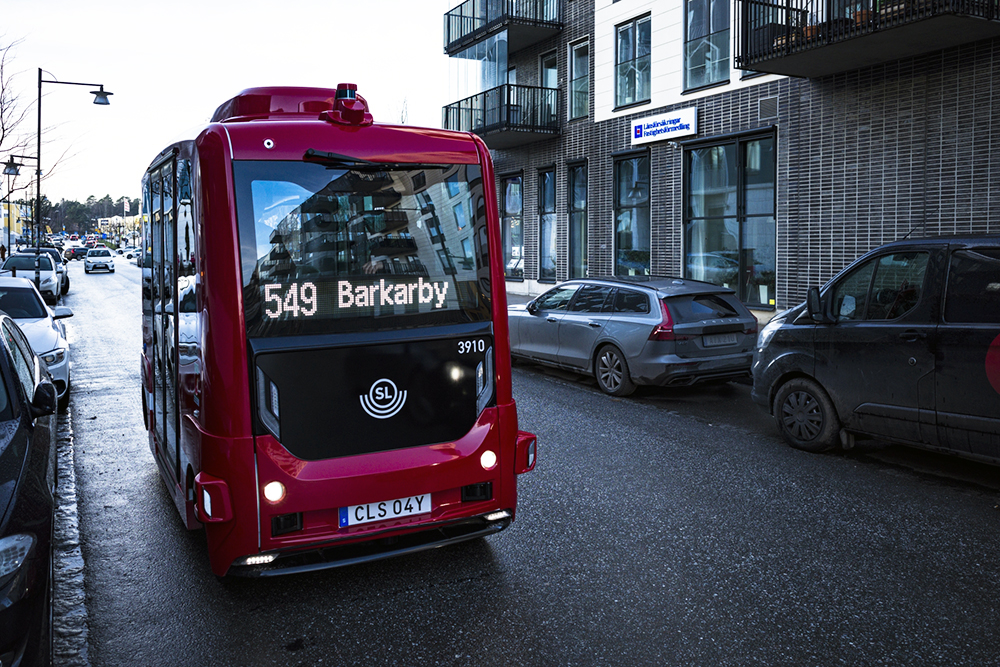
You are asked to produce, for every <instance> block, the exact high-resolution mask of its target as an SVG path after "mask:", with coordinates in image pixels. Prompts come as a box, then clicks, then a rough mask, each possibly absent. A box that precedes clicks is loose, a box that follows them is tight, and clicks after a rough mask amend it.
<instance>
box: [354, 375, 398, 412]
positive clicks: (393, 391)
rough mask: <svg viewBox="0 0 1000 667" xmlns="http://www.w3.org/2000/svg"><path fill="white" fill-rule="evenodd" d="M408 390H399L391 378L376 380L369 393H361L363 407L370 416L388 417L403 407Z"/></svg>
mask: <svg viewBox="0 0 1000 667" xmlns="http://www.w3.org/2000/svg"><path fill="white" fill-rule="evenodd" d="M404 403H406V391H405V390H404V391H399V389H397V388H396V384H395V383H394V382H393V381H392V380H390V379H389V378H382V379H381V380H375V382H374V383H373V384H372V386H371V389H369V390H368V393H367V394H361V407H362V409H364V411H365V412H366V413H367V414H368V416H369V417H374V418H375V419H388V418H389V417H394V416H395V415H396V414H397V413H399V411H400V410H402V409H403V404H404Z"/></svg>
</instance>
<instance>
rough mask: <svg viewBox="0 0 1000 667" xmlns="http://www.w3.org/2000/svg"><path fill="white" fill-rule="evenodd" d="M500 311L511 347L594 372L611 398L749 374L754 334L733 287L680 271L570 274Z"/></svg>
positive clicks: (546, 360) (751, 319)
mask: <svg viewBox="0 0 1000 667" xmlns="http://www.w3.org/2000/svg"><path fill="white" fill-rule="evenodd" d="M508 315H509V323H510V349H511V354H513V355H514V356H515V357H519V358H523V359H529V360H531V361H535V362H539V363H542V364H547V365H550V366H557V367H559V368H565V369H569V370H573V371H577V372H579V373H585V374H593V375H594V377H595V378H596V379H597V385H598V386H599V387H600V388H601V390H602V391H604V392H606V393H608V394H611V395H613V396H627V395H628V394H631V393H632V392H633V391H634V390H635V387H636V385H640V384H642V385H656V386H687V385H692V384H695V383H697V382H706V381H713V380H715V381H726V380H734V379H737V378H747V377H750V366H751V363H752V360H753V348H754V343H755V342H756V338H757V318H755V317H754V315H753V313H751V312H750V311H749V310H748V309H747V307H746V306H744V305H743V304H742V303H741V302H740V300H739V299H737V298H736V294H735V292H733V290H731V289H729V288H726V287H719V286H718V285H711V284H709V283H703V282H699V281H697V280H687V279H682V278H629V279H625V278H599V279H596V278H595V279H582V280H569V281H567V282H564V283H561V284H560V285H557V286H556V287H554V288H552V289H550V290H549V291H548V292H545V293H544V294H542V295H541V296H539V297H538V298H536V299H534V300H532V301H530V302H528V303H527V304H525V305H514V306H510V307H509V308H508Z"/></svg>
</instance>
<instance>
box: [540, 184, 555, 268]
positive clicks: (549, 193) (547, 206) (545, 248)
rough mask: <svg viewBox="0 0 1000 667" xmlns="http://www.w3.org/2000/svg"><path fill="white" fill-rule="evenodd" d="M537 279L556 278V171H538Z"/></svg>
mask: <svg viewBox="0 0 1000 667" xmlns="http://www.w3.org/2000/svg"><path fill="white" fill-rule="evenodd" d="M538 279H539V280H555V279H556V172H555V169H546V170H545V171H540V172H538Z"/></svg>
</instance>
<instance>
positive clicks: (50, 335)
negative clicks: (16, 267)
mask: <svg viewBox="0 0 1000 667" xmlns="http://www.w3.org/2000/svg"><path fill="white" fill-rule="evenodd" d="M0 310H2V311H3V312H5V313H7V314H8V315H9V316H10V317H11V318H13V319H14V321H15V322H17V325H18V326H19V327H21V331H23V332H24V335H25V336H27V337H28V341H29V342H30V343H31V349H32V350H34V352H35V354H37V355H38V356H39V357H40V358H41V359H42V361H44V362H45V365H46V366H47V368H48V371H49V374H50V375H51V376H52V383H53V384H54V385H55V387H56V392H57V394H58V395H59V408H60V409H63V410H64V409H66V407H67V406H68V405H69V388H70V369H69V361H70V359H69V356H70V355H69V342H67V339H66V327H65V326H64V325H63V323H62V320H64V319H65V318H67V317H73V311H72V310H70V309H69V308H66V307H65V306H56V307H55V308H53V309H50V308H48V307H47V306H46V305H45V302H44V301H43V300H42V295H41V294H39V293H38V290H37V289H35V284H34V283H33V282H32V281H31V280H29V279H27V278H0Z"/></svg>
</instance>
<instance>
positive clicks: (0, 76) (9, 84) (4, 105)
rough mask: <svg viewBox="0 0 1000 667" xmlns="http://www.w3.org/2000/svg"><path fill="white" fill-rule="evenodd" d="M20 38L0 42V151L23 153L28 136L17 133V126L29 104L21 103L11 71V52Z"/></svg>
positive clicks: (19, 41)
mask: <svg viewBox="0 0 1000 667" xmlns="http://www.w3.org/2000/svg"><path fill="white" fill-rule="evenodd" d="M21 41H22V40H16V41H13V42H11V43H10V44H6V45H4V44H0V152H3V153H23V152H24V151H25V150H26V149H27V146H28V142H29V141H30V140H31V137H30V136H25V135H24V134H19V133H18V127H19V126H20V125H21V123H23V122H24V120H25V118H26V117H27V115H28V108H29V105H25V104H22V103H21V99H20V97H19V96H18V94H17V89H16V88H15V87H14V78H15V77H14V74H13V73H11V71H10V70H11V61H12V60H13V52H14V49H15V48H16V47H17V45H18V44H20V43H21Z"/></svg>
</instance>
